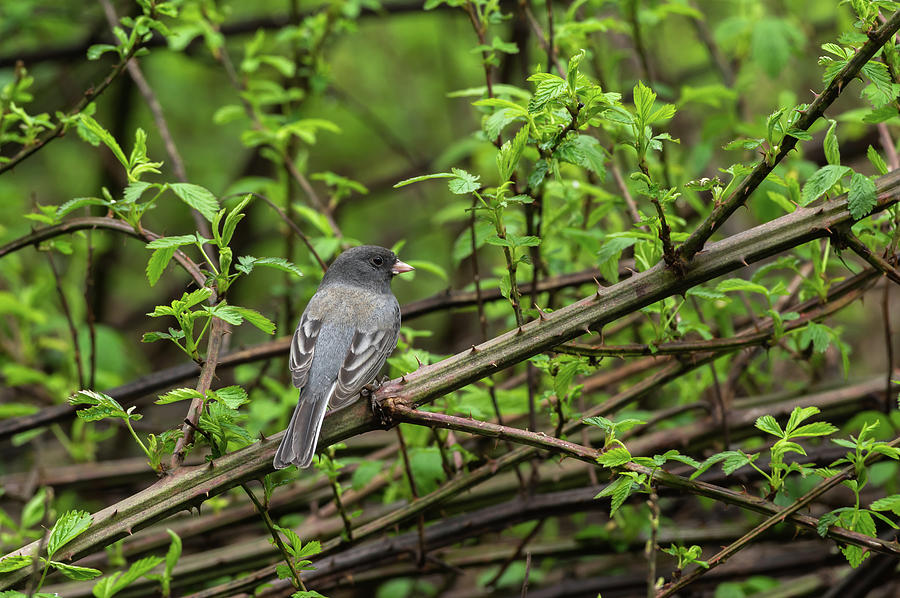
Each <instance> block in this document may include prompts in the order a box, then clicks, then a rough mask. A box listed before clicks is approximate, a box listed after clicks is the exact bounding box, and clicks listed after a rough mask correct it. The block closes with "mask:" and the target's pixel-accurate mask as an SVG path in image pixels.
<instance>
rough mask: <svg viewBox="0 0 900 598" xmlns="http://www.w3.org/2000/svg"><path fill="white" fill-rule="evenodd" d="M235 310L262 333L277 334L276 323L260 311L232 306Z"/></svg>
mask: <svg viewBox="0 0 900 598" xmlns="http://www.w3.org/2000/svg"><path fill="white" fill-rule="evenodd" d="M230 307H231V308H232V309H234V310H235V311H236V312H237V313H238V314H240V315H241V317H243V318H244V319H245V320H247V321H248V322H249V323H250V324H253V325H254V326H256V327H257V328H258V329H260V330H261V331H263V332H265V333H266V334H275V322H273V321H272V320H270V319H269V318H267V317H266V316H264V315H262V314H261V313H259V312H258V311H256V310H254V309H250V308H249V307H237V306H234V305H232V306H230Z"/></svg>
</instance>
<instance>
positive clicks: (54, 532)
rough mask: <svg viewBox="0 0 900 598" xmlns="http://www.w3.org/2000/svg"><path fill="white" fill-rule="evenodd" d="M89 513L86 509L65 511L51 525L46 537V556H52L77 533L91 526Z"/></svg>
mask: <svg viewBox="0 0 900 598" xmlns="http://www.w3.org/2000/svg"><path fill="white" fill-rule="evenodd" d="M91 521H93V519H92V518H91V514H90V513H88V512H87V511H79V510H75V511H66V512H65V513H63V514H62V516H61V517H60V518H59V519H58V520H57V521H56V523H55V524H54V525H53V529H51V530H50V537H49V538H48V539H47V558H52V557H53V555H54V554H56V551H57V550H59V549H60V548H62V547H63V546H65V545H66V544H67V543H69V542H71V541H72V540H74V539H75V538H76V537H77V536H78V535H79V534H81V533H82V532H84V531H85V530H87V528H89V527H90V526H91Z"/></svg>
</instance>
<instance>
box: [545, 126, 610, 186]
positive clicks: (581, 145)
mask: <svg viewBox="0 0 900 598" xmlns="http://www.w3.org/2000/svg"><path fill="white" fill-rule="evenodd" d="M553 155H554V156H556V158H558V159H560V160H562V161H564V162H570V163H572V164H577V165H578V166H581V167H583V168H586V169H587V170H590V171H591V172H593V173H594V174H596V175H597V176H598V177H599V178H600V182H603V180H604V179H605V178H606V152H605V151H604V149H603V146H602V145H600V142H599V141H597V139H596V138H594V137H591V136H590V135H576V136H575V137H570V138H567V139H566V140H565V141H563V142H562V143H560V144H559V147H557V148H556V151H555V152H553Z"/></svg>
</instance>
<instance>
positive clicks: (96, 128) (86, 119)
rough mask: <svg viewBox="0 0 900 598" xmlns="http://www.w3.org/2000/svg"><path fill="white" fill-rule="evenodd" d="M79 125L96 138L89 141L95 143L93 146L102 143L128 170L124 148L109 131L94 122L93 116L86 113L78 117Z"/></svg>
mask: <svg viewBox="0 0 900 598" xmlns="http://www.w3.org/2000/svg"><path fill="white" fill-rule="evenodd" d="M78 124H79V125H80V126H82V127H84V128H85V129H87V130H88V131H89V132H90V133H91V134H92V135H93V137H94V140H93V141H92V140H90V139H89V140H88V141H89V142H91V143H93V145H97V142H102V143H103V145H105V146H106V147H108V148H109V149H110V150H111V151H112V153H113V155H114V156H115V157H116V159H117V160H118V161H119V163H121V164H122V166H124V167H125V168H128V159H127V158H126V157H125V152H123V151H122V148H121V147H119V143H118V142H117V141H116V139H115V137H113V136H112V135H111V134H110V132H109V131H107V130H106V129H104V128H103V127H102V126H100V123H98V122H97V121H96V120H94V119H93V118H92V117H91V116H88V115H87V114H85V113H84V112H82V113H80V114H79V115H78Z"/></svg>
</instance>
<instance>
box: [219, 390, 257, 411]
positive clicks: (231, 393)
mask: <svg viewBox="0 0 900 598" xmlns="http://www.w3.org/2000/svg"><path fill="white" fill-rule="evenodd" d="M215 396H216V399H217V400H219V401H220V402H222V403H224V404H225V406H226V407H228V408H229V409H237V408H238V407H240V406H241V405H243V404H244V403H247V402H249V401H250V399H249V397H248V396H247V391H246V390H244V389H243V388H241V387H240V386H234V385H232V386H226V387H224V388H220V389H218V390H216V391H215Z"/></svg>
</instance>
